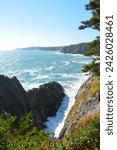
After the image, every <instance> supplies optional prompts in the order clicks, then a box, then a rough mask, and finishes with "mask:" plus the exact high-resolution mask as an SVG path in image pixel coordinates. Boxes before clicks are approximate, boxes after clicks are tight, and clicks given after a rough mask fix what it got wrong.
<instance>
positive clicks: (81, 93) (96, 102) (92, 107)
mask: <svg viewBox="0 0 117 150" xmlns="http://www.w3.org/2000/svg"><path fill="white" fill-rule="evenodd" d="M99 86H100V84H99V77H95V76H91V77H89V78H88V80H87V81H86V82H85V83H84V84H83V85H82V86H81V88H80V89H79V90H78V92H77V94H76V97H75V99H76V101H75V104H74V105H73V107H72V108H71V110H70V112H69V114H68V116H67V119H66V121H65V124H64V127H63V129H62V131H61V132H60V135H59V138H64V137H69V135H70V134H72V133H73V132H75V131H76V130H79V129H78V124H79V122H80V120H82V119H85V118H91V117H92V116H95V115H97V114H99V112H100V94H99V89H100V88H99Z"/></svg>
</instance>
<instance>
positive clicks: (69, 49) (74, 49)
mask: <svg viewBox="0 0 117 150" xmlns="http://www.w3.org/2000/svg"><path fill="white" fill-rule="evenodd" d="M87 50H88V43H79V44H74V45H70V46H65V47H63V48H61V52H62V53H72V54H85V52H86V51H87Z"/></svg>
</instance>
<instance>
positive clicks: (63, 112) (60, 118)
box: [45, 74, 88, 138]
mask: <svg viewBox="0 0 117 150" xmlns="http://www.w3.org/2000/svg"><path fill="white" fill-rule="evenodd" d="M87 78H88V76H85V74H82V76H80V77H79V80H78V81H77V82H76V81H75V82H73V83H71V84H69V85H68V86H69V87H70V88H67V87H66V85H65V84H64V85H63V87H64V88H65V91H66V94H67V95H69V97H68V96H65V97H64V99H63V102H62V105H61V106H60V108H59V110H58V112H57V113H56V116H54V117H48V121H47V122H46V123H45V124H46V126H47V128H46V130H47V131H52V132H54V137H56V138H57V137H58V136H59V133H60V131H61V129H62V128H63V126H64V122H65V119H66V117H67V115H68V113H69V111H70V109H71V107H72V106H73V104H74V102H75V95H76V93H77V91H78V89H79V88H80V86H81V84H82V83H83V82H84V81H85V80H86V79H87Z"/></svg>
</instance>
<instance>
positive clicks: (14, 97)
mask: <svg viewBox="0 0 117 150" xmlns="http://www.w3.org/2000/svg"><path fill="white" fill-rule="evenodd" d="M64 96H65V94H64V89H63V88H62V86H61V85H60V84H59V83H57V82H51V83H47V84H44V85H41V86H40V87H39V88H35V89H32V90H29V91H27V92H26V91H25V90H24V88H23V87H22V85H21V84H20V82H19V80H18V79H17V78H16V77H13V78H8V77H6V76H4V75H0V114H5V115H7V113H10V114H12V115H15V116H17V119H19V118H20V117H22V116H24V115H25V114H26V113H27V112H30V111H32V113H33V118H34V122H35V125H36V126H37V127H38V129H39V130H41V129H43V128H44V126H43V123H44V121H46V119H47V117H50V116H53V115H55V114H56V112H57V110H58V108H59V107H60V105H61V101H62V100H63V97H64Z"/></svg>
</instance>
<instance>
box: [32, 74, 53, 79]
mask: <svg viewBox="0 0 117 150" xmlns="http://www.w3.org/2000/svg"><path fill="white" fill-rule="evenodd" d="M47 78H50V77H49V76H48V75H37V77H35V78H34V79H33V80H37V79H39V80H40V79H47Z"/></svg>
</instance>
